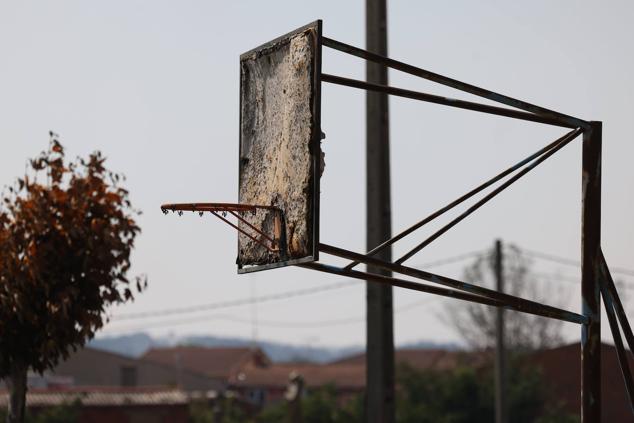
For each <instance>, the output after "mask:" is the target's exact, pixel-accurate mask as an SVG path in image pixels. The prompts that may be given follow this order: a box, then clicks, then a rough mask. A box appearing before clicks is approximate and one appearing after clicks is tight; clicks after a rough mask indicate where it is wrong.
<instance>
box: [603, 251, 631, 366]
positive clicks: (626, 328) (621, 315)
mask: <svg viewBox="0 0 634 423" xmlns="http://www.w3.org/2000/svg"><path fill="white" fill-rule="evenodd" d="M599 270H600V272H601V274H602V276H603V281H605V285H606V288H607V290H608V292H609V293H610V295H611V296H612V300H613V303H614V309H615V311H616V315H617V317H618V319H619V322H620V323H621V328H622V329H623V334H624V335H625V340H626V341H627V344H628V345H629V347H630V354H632V355H633V356H634V334H633V333H632V327H631V326H630V322H629V321H628V319H627V315H626V314H625V308H624V307H623V303H622V302H621V297H620V296H619V293H618V292H617V290H616V285H614V280H613V279H612V274H611V273H610V269H609V267H608V263H607V261H606V260H605V257H604V255H603V250H601V266H600V268H599Z"/></svg>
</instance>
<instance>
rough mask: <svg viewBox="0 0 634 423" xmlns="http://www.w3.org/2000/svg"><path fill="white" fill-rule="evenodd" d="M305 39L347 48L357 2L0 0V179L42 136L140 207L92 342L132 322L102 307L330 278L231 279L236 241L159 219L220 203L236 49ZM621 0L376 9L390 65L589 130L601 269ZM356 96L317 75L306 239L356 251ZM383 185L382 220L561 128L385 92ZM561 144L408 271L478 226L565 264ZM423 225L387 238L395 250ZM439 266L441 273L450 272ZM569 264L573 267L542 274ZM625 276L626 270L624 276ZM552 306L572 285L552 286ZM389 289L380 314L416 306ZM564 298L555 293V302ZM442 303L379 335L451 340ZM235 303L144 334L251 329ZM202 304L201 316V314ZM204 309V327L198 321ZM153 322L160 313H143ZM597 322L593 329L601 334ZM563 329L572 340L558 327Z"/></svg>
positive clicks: (624, 100) (293, 316)
mask: <svg viewBox="0 0 634 423" xmlns="http://www.w3.org/2000/svg"><path fill="white" fill-rule="evenodd" d="M318 18H321V19H323V20H324V34H325V35H326V36H328V37H330V38H335V39H338V40H341V41H343V42H346V43H350V44H353V45H358V46H363V45H364V28H363V25H364V2H362V1H350V2H342V1H320V2H305V1H278V2H262V1H250V2H246V1H243V2H242V1H241V2H239V1H233V2H227V1H223V2H220V1H218V2H212V1H206V2H203V1H182V2H167V1H118V0H116V1H115V0H112V1H108V2H71V1H62V2H28V3H27V2H9V1H4V2H2V3H0V60H1V61H0V116H2V118H1V119H0V140H1V141H0V142H1V143H2V153H1V154H0V184H1V185H5V184H8V183H11V181H12V180H13V179H14V178H15V177H16V176H18V175H20V174H21V172H23V171H24V164H25V160H26V159H27V158H28V157H32V156H34V155H35V154H36V153H38V152H39V151H40V150H42V149H43V148H45V147H46V145H47V141H48V135H47V134H48V131H49V130H54V131H55V132H57V133H59V134H60V135H61V139H62V141H63V143H64V144H65V145H66V147H67V150H68V152H69V154H70V155H73V156H74V155H86V154H88V153H89V152H91V151H93V150H95V149H100V150H102V151H103V152H104V153H105V154H106V156H107V157H108V163H109V165H110V167H111V168H112V169H114V170H117V171H121V172H123V173H125V174H126V175H127V176H128V186H129V188H130V190H131V192H132V200H133V202H134V204H135V205H136V206H137V207H138V208H140V209H142V210H143V212H144V214H143V216H142V217H141V218H140V220H139V222H140V225H141V227H142V229H143V234H142V235H141V236H140V238H139V240H138V245H137V249H136V251H135V254H134V272H145V273H147V274H148V276H149V279H150V286H149V289H148V290H147V292H146V293H145V294H143V295H142V296H140V297H139V298H138V300H137V301H136V302H135V303H133V304H131V305H126V306H125V307H121V308H120V309H118V310H114V311H113V315H114V319H113V323H111V324H110V325H108V327H107V328H106V329H105V331H104V333H106V334H107V333H111V334H114V333H121V332H122V331H124V330H130V329H131V328H140V327H143V325H145V324H146V321H145V320H139V321H119V322H117V320H116V316H117V314H123V313H136V312H142V311H148V310H155V309H162V308H170V307H181V306H184V307H188V306H192V305H197V304H205V303H212V302H217V301H224V300H232V299H236V298H243V297H245V296H246V297H248V296H249V295H251V293H252V292H255V293H256V294H257V295H269V294H273V293H276V292H282V291H287V290H294V289H300V288H305V287H314V286H320V285H323V284H329V283H332V282H335V281H337V280H338V279H337V278H336V277H331V276H327V275H323V274H317V273H311V272H309V271H306V270H301V269H282V270H277V271H271V272H266V273H259V274H257V275H250V276H238V275H236V272H235V264H234V260H235V234H234V233H233V232H232V231H231V230H230V229H229V228H227V227H225V226H223V225H221V224H220V223H218V222H217V221H215V220H212V219H211V218H205V219H200V218H198V217H195V218H194V217H193V216H187V217H183V218H180V219H179V218H176V217H173V216H172V215H170V216H163V215H162V214H161V213H160V211H159V205H160V204H161V203H163V202H168V201H169V202H176V201H236V198H237V167H236V164H237V151H238V150H237V148H238V144H237V140H238V57H239V55H240V53H242V52H244V51H246V50H249V49H250V48H252V47H254V46H257V45H259V44H261V43H263V42H266V41H268V40H269V39H272V38H275V37H277V36H278V35H281V34H283V33H286V32H288V31H290V30H292V29H294V28H296V27H298V26H301V25H303V24H306V23H308V22H310V21H313V20H315V19H318ZM633 21H634V5H633V4H632V3H631V2H628V1H606V2H600V3H599V2H591V1H578V2H577V1H575V2H573V1H561V2H551V1H533V2H513V3H511V2H503V1H483V2H472V1H454V2H416V1H393V2H391V3H390V4H389V34H390V35H389V50H390V55H391V56H392V57H394V58H397V59H401V60H403V61H406V62H409V63H412V64H415V65H419V66H421V67H424V68H427V69H430V70H433V71H435V72H438V73H443V74H446V75H448V76H451V77H455V78H458V79H462V80H465V81H467V82H471V83H474V84H476V85H480V86H483V87H485V88H489V89H492V90H496V91H499V92H502V93H505V94H509V95H512V96H514V97H518V98H522V99H524V100H527V101H530V102H534V103H537V104H540V105H543V106H545V107H549V108H554V109H557V110H560V111H562V112H564V113H568V114H572V115H575V116H579V117H581V118H584V119H588V120H602V121H603V122H604V144H603V147H604V150H603V151H604V155H603V169H604V174H603V205H604V208H603V227H602V228H603V247H604V251H605V252H606V256H607V258H608V261H609V262H610V264H612V265H614V266H625V267H634V260H633V258H634V257H633V253H632V251H633V250H634V223H632V219H631V215H632V212H631V211H632V209H633V206H634V195H633V193H632V182H634V166H632V164H631V163H632V157H633V155H634V154H633V153H634V146H633V141H634V140H633V136H632V133H631V130H632V129H631V123H632V116H634V82H633V80H632V75H634V59H633V56H632V42H633V40H634V26H632V24H631V23H632V22H633ZM324 72H328V73H333V74H339V75H344V76H350V77H355V78H362V77H363V75H364V68H363V63H362V62H361V61H360V60H356V59H353V58H349V57H345V56H343V55H342V54H340V53H337V52H334V51H330V50H326V51H325V57H324ZM390 79H391V82H392V84H393V85H397V86H401V87H406V88H412V89H421V90H425V91H428V92H433V93H438V94H443V95H451V96H460V97H461V98H468V99H470V96H465V95H462V94H460V93H456V92H454V91H453V90H451V89H448V88H444V87H440V86H438V87H437V86H434V85H433V84H430V83H427V82H425V81H419V80H416V79H414V78H412V77H407V76H403V75H400V74H398V73H396V72H391V73H390ZM364 104H365V102H364V96H363V93H362V92H359V91H355V90H353V89H348V88H344V87H333V86H329V85H324V88H323V100H322V110H323V112H322V113H323V119H322V126H323V128H322V129H323V131H324V132H325V133H326V134H327V139H326V140H325V143H324V149H325V152H326V162H327V167H326V173H325V174H324V177H323V178H322V215H321V228H322V233H321V238H322V240H323V241H324V242H327V243H330V244H334V245H339V246H343V247H347V248H350V249H354V250H357V251H361V250H363V247H364V245H365V241H364V239H365V238H364V233H363V230H364V225H365V222H364V204H365V203H364V186H365V184H364V175H365V173H364V172H365V170H364V128H365V126H364V123H363V119H364ZM390 106H391V122H392V129H391V135H392V179H393V216H394V217H393V227H394V228H395V230H398V229H400V228H403V227H405V226H406V225H408V224H409V223H411V222H413V221H415V220H416V219H418V218H420V217H422V216H424V215H425V214H427V213H429V212H430V211H433V210H434V209H436V208H438V207H439V206H441V205H444V203H445V202H447V201H449V200H451V199H453V198H454V197H456V196H458V195H460V194H461V193H463V192H464V191H466V190H467V189H468V188H470V187H472V186H474V185H476V184H477V183H478V182H480V181H482V180H484V179H485V178H487V177H489V176H492V175H493V174H495V173H497V172H498V171H499V170H501V169H502V168H504V167H505V166H507V165H509V164H511V163H513V162H515V161H517V160H519V159H521V158H522V157H524V156H526V155H528V154H530V153H531V152H533V151H535V150H537V149H538V148H539V147H541V146H543V145H545V144H546V143H548V142H549V141H551V140H552V139H554V138H556V137H557V136H559V135H560V134H562V133H563V130H559V129H556V128H551V127H547V126H544V125H540V124H532V123H522V122H516V121H512V120H509V119H502V118H497V117H491V116H487V115H481V114H477V113H473V112H467V111H459V110H454V109H447V108H444V107H442V106H435V105H429V104H422V103H415V102H413V101H410V100H404V99H393V100H391V103H390ZM580 151H581V149H580V143H579V142H575V143H573V144H572V145H570V146H568V147H566V148H565V149H564V150H563V151H562V152H560V153H559V154H558V155H556V156H555V157H553V158H552V159H550V160H549V161H548V162H547V163H545V164H544V165H543V166H542V167H540V168H538V169H537V170H536V171H535V172H534V174H530V175H529V176H528V177H527V178H526V179H525V180H522V181H521V182H519V183H518V184H517V185H516V186H514V187H513V188H512V189H511V190H510V191H508V192H505V193H504V194H502V195H501V196H500V197H499V198H497V199H496V200H494V201H493V202H491V203H490V204H488V205H487V206H485V207H484V208H482V209H481V210H480V211H479V212H478V213H477V214H475V215H474V216H472V217H471V218H470V219H469V220H468V221H465V222H464V223H462V224H461V225H459V226H458V227H457V228H455V229H454V230H453V231H451V232H450V233H448V234H447V236H445V237H443V238H441V239H440V240H438V241H437V242H436V243H434V244H432V245H431V246H430V247H429V248H428V249H426V250H425V251H424V253H422V254H421V255H420V257H417V258H414V259H412V261H411V263H412V264H416V263H425V262H429V261H433V260H436V259H440V258H443V257H448V256H453V255H456V254H460V253H463V252H467V251H472V250H478V249H482V248H485V247H487V246H489V245H491V244H492V243H493V239H494V238H495V237H502V238H503V239H505V240H508V241H512V242H516V243H518V244H520V245H523V246H525V247H528V248H532V249H535V250H541V251H545V252H549V253H553V254H558V255H561V256H566V257H570V258H577V257H578V254H579V250H580V233H579V224H580V192H581V188H580V173H581V172H580V170H581V169H580V166H581V165H580V163H581V162H580V158H581V154H580ZM424 234H425V233H422V234H420V235H418V237H415V238H414V239H413V240H412V241H411V242H406V243H404V244H402V246H401V247H399V248H397V250H396V251H397V252H400V251H404V250H405V248H406V247H407V246H410V245H412V243H413V242H414V241H416V240H420V239H422V237H423V236H424ZM437 270H438V271H439V272H442V273H445V274H448V275H454V276H459V275H460V274H461V271H460V266H447V267H445V268H439V269H437ZM541 270H543V271H547V272H553V271H561V272H562V273H567V274H570V275H574V271H573V269H566V268H556V267H552V266H544V267H543V268H542V269H541ZM632 282H633V283H634V278H633V280H632ZM562 289H563V290H564V291H565V297H566V298H567V299H568V300H569V301H568V304H567V305H568V306H569V307H570V308H571V309H574V310H578V309H579V302H580V300H579V298H578V290H577V289H576V288H575V287H574V284H571V285H562ZM426 298H428V297H426V296H425V295H424V294H418V293H412V292H404V291H401V290H397V291H396V294H395V302H396V307H397V308H398V307H403V306H407V305H409V304H412V303H415V302H417V301H421V300H425V299H426ZM364 304H365V300H364V288H363V287H362V286H361V285H357V286H353V287H348V288H344V289H340V290H336V291H329V292H327V293H322V294H318V295H313V296H307V297H301V298H297V299H294V300H287V301H279V302H269V303H265V304H262V305H260V306H258V307H257V315H258V318H259V319H260V320H261V321H262V322H265V321H293V322H300V323H301V322H312V321H320V320H331V319H347V318H350V317H361V316H363V314H364V312H365V306H364ZM562 305H564V304H562ZM442 307H443V301H442V300H440V299H439V298H434V299H431V300H429V301H428V302H426V303H425V304H424V305H423V306H419V307H416V308H412V309H409V310H406V311H403V312H402V313H398V314H397V316H396V318H395V334H396V340H397V342H398V343H403V342H409V341H415V340H420V339H427V340H437V341H451V340H456V339H457V338H456V335H455V334H454V333H453V332H452V331H451V330H450V329H449V328H447V327H446V326H444V325H443V324H442V323H441V322H440V321H439V320H438V318H437V314H438V312H439V310H440V309H442ZM251 312H252V310H251V309H250V308H249V307H236V308H232V309H227V310H224V311H222V314H223V315H229V317H230V318H231V319H230V320H231V321H230V320H223V319H218V318H216V319H210V318H207V317H204V316H207V315H209V314H211V313H210V312H207V313H203V314H198V315H196V314H194V315H188V316H181V317H179V319H192V318H199V319H198V320H197V321H196V322H190V323H187V324H180V325H168V324H162V323H160V322H162V321H168V320H170V319H175V318H163V319H156V320H148V321H147V325H148V326H151V333H153V334H167V333H169V332H173V333H175V334H179V335H180V334H186V333H199V334H200V333H209V334H215V335H231V336H243V337H249V336H251V327H250V325H249V324H245V323H243V322H239V321H236V320H241V319H246V320H247V321H248V320H249V319H250V318H251ZM217 314H220V312H219V313H217ZM203 317H204V318H203ZM157 322H159V323H158V324H157ZM364 331H365V326H364V324H363V322H362V321H359V322H357V323H350V324H346V325H337V326H329V327H314V328H301V329H300V328H279V327H271V326H265V325H264V324H263V325H261V326H260V327H259V330H258V336H259V337H260V338H266V339H272V340H280V341H288V342H293V343H302V342H308V343H311V344H312V345H347V344H362V343H363V342H364V339H365V333H364ZM605 332H606V333H607V332H608V330H607V325H606V330H605ZM566 333H567V335H568V336H569V337H570V339H573V338H574V337H575V336H577V335H578V329H577V328H576V327H575V326H572V325H571V327H569V328H568V327H567V331H566Z"/></svg>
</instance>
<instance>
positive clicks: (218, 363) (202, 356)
mask: <svg viewBox="0 0 634 423" xmlns="http://www.w3.org/2000/svg"><path fill="white" fill-rule="evenodd" d="M141 360H142V361H143V362H146V363H155V364H162V365H167V366H174V367H179V368H182V369H186V370H189V371H191V372H195V373H198V374H203V375H205V376H207V377H209V378H212V379H214V380H219V381H222V383H223V384H224V385H225V386H226V387H227V388H229V389H230V388H232V387H233V384H234V381H236V380H239V379H240V378H241V377H242V376H241V375H243V374H244V372H245V371H247V369H264V368H269V367H270V366H271V360H270V359H269V358H268V357H267V355H266V354H265V353H264V352H263V351H262V350H260V349H259V348H241V347H238V348H217V347H214V348H211V347H193V346H180V347H170V348H152V349H150V350H149V351H147V352H146V353H145V354H144V355H143V356H142V357H141ZM241 393H242V394H244V395H245V399H248V400H250V401H251V402H252V403H253V404H257V405H262V404H263V403H264V401H265V399H264V391H263V390H262V389H261V388H259V387H256V386H253V387H243V389H242V390H241Z"/></svg>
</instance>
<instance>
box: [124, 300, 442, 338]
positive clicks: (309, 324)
mask: <svg viewBox="0 0 634 423" xmlns="http://www.w3.org/2000/svg"><path fill="white" fill-rule="evenodd" d="M432 300H435V298H433V297H431V298H426V299H424V300H419V301H414V302H412V303H410V304H406V305H404V306H402V307H398V308H397V309H395V310H394V313H403V312H406V311H409V310H412V309H415V308H417V307H420V306H422V305H425V304H427V303H429V302H431V301H432ZM210 320H224V321H229V322H234V323H243V324H251V323H252V322H251V320H250V319H246V318H243V317H238V316H232V315H228V314H212V315H204V316H197V317H193V318H188V319H179V320H163V321H159V322H152V323H151V324H146V325H143V326H140V325H139V326H133V327H128V328H121V329H116V330H115V331H114V333H125V332H134V331H137V330H144V329H151V328H154V327H171V326H178V325H185V324H189V323H197V322H200V321H210ZM362 322H365V316H354V317H347V318H341V319H328V320H314V321H280V320H260V321H258V325H260V326H268V327H277V328H322V327H332V326H342V325H348V324H355V323H362Z"/></svg>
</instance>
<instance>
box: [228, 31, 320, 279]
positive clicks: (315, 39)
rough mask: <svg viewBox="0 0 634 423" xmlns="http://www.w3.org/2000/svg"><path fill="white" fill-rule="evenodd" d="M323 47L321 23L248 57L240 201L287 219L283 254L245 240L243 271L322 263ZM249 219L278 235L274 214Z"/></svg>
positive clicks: (243, 68)
mask: <svg viewBox="0 0 634 423" xmlns="http://www.w3.org/2000/svg"><path fill="white" fill-rule="evenodd" d="M321 46H322V43H321V21H315V22H313V23H311V24H309V25H306V26H304V27H302V28H299V29H297V30H295V31H293V32H291V33H289V34H286V35H284V36H282V37H280V38H277V39H275V40H273V41H271V42H269V43H266V44H264V45H262V46H260V47H257V48H255V49H253V50H251V51H248V52H246V53H244V54H242V55H241V56H240V157H239V194H238V196H239V202H240V204H253V205H263V206H274V207H277V208H279V209H280V210H281V212H282V219H281V233H280V234H279V235H280V238H281V242H280V245H279V252H275V253H272V252H270V251H268V250H267V249H266V248H263V247H262V245H261V244H259V243H257V242H254V240H252V239H250V238H249V237H247V236H245V235H243V234H239V235H238V259H237V264H238V272H239V273H245V272H251V271H257V270H265V269H271V268H276V267H281V266H286V265H291V264H297V263H303V262H308V261H315V260H318V241H319V177H320V167H321V149H320V142H321V129H320V105H321V104H320V103H321V87H320V85H321V81H320V74H321ZM245 218H246V220H247V222H248V223H249V224H251V225H253V226H254V227H256V228H258V229H260V230H261V231H262V232H264V233H268V234H272V233H274V232H275V230H276V228H275V212H274V211H271V210H267V209H259V210H258V211H257V212H256V213H254V214H247V215H246V216H245ZM278 222H279V220H278ZM240 225H241V226H243V227H245V225H246V223H244V222H241V223H240ZM279 226H280V225H279V223H278V231H279V230H280V228H279Z"/></svg>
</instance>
